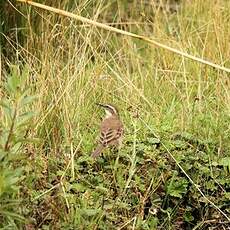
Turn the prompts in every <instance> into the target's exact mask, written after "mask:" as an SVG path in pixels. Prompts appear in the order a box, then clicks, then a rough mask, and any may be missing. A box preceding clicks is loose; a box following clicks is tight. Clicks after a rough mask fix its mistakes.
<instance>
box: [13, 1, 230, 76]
mask: <svg viewBox="0 0 230 230" xmlns="http://www.w3.org/2000/svg"><path fill="white" fill-rule="evenodd" d="M17 1H18V2H24V3H27V4H30V5H32V6H36V7H39V8H42V9H45V10H48V11H51V12H54V13H57V14H60V15H63V16H67V17H70V18H74V19H77V20H79V21H82V22H83V23H87V24H90V25H93V26H96V27H99V28H102V29H105V30H109V31H112V32H115V33H119V34H123V35H127V36H130V37H133V38H138V39H141V40H144V41H146V42H148V43H150V44H153V45H155V46H158V47H161V48H163V49H166V50H168V51H171V52H173V53H176V54H178V55H180V56H183V57H186V58H189V59H192V60H194V61H197V62H200V63H202V64H205V65H209V66H211V67H214V68H216V69H219V70H223V71H225V72H228V73H230V69H229V68H227V67H224V66H220V65H218V64H215V63H212V62H210V61H207V60H204V59H202V58H199V57H195V56H193V55H191V54H187V53H185V52H182V51H180V50H177V49H175V48H172V47H169V46H167V45H164V44H162V43H159V42H157V41H154V40H152V39H150V38H148V37H145V36H141V35H138V34H134V33H130V32H127V31H124V30H121V29H117V28H114V27H112V26H108V25H106V24H103V23H100V22H96V21H93V20H91V19H88V18H85V17H82V16H79V15H76V14H73V13H70V12H68V11H65V10H60V9H57V8H54V7H51V6H47V5H43V4H40V3H37V2H32V1H27V0H17Z"/></svg>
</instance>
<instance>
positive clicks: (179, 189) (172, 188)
mask: <svg viewBox="0 0 230 230" xmlns="http://www.w3.org/2000/svg"><path fill="white" fill-rule="evenodd" d="M187 187H188V181H187V180H186V179H184V178H181V177H172V179H171V181H170V183H169V184H168V186H167V194H168V195H170V196H173V197H178V198H182V195H183V194H185V193H186V192H187Z"/></svg>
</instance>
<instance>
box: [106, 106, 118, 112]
mask: <svg viewBox="0 0 230 230" xmlns="http://www.w3.org/2000/svg"><path fill="white" fill-rule="evenodd" d="M106 106H107V107H109V108H110V109H111V110H113V112H114V113H115V114H116V113H117V110H116V109H115V108H114V107H113V106H112V105H106Z"/></svg>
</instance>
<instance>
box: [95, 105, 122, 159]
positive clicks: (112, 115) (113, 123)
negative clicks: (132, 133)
mask: <svg viewBox="0 0 230 230" xmlns="http://www.w3.org/2000/svg"><path fill="white" fill-rule="evenodd" d="M98 105H100V106H102V107H103V108H104V109H105V112H106V116H105V118H104V119H103V121H102V123H101V126H100V139H99V144H98V146H97V148H96V150H95V151H94V152H93V153H92V155H91V156H92V157H93V158H96V157H98V156H99V155H100V154H101V153H102V151H103V150H104V148H106V147H108V146H119V145H120V144H121V140H122V136H123V133H124V127H123V124H122V122H121V120H120V117H119V114H118V111H117V109H116V107H115V106H113V105H110V104H104V105H103V104H98Z"/></svg>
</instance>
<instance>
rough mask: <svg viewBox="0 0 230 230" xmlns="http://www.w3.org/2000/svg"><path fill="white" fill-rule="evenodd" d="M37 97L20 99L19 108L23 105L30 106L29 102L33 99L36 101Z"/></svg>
mask: <svg viewBox="0 0 230 230" xmlns="http://www.w3.org/2000/svg"><path fill="white" fill-rule="evenodd" d="M37 98H38V96H35V95H34V96H26V97H23V98H22V99H21V102H20V103H21V106H24V105H27V104H30V103H31V102H33V101H34V100H35V99H37Z"/></svg>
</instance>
